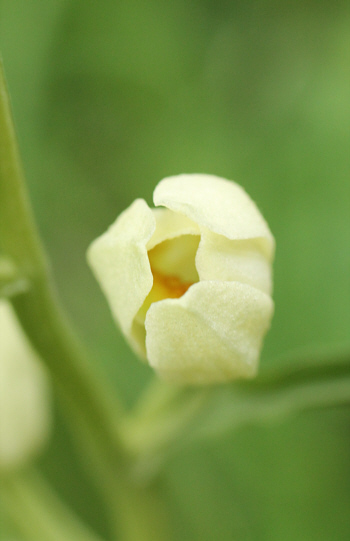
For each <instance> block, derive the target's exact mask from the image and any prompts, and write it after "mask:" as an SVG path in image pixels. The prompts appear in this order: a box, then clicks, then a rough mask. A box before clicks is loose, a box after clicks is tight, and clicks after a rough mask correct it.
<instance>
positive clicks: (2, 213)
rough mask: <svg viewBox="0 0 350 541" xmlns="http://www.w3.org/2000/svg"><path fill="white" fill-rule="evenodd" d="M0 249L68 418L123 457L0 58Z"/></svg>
mask: <svg viewBox="0 0 350 541" xmlns="http://www.w3.org/2000/svg"><path fill="white" fill-rule="evenodd" d="M0 243H1V244H0V247H1V250H2V251H3V253H4V254H5V255H6V256H8V257H10V258H11V259H12V261H13V263H14V264H15V265H16V267H17V268H18V269H19V270H20V272H21V275H22V276H24V277H25V279H26V280H28V283H29V288H28V290H27V291H25V292H24V293H22V294H20V295H18V296H16V297H14V298H13V300H12V302H13V306H14V308H15V310H16V312H17V316H18V318H19V320H20V321H21V323H22V326H23V328H24V329H25V331H26V332H27V334H28V336H29V338H30V340H31V342H32V343H33V345H34V347H35V348H36V350H37V351H38V353H39V354H40V356H41V357H42V359H43V361H44V362H45V363H46V364H47V366H48V368H49V370H50V373H51V375H52V378H53V380H54V382H55V384H56V386H57V388H58V391H59V394H60V396H61V398H63V401H64V404H65V406H66V413H67V419H68V420H69V421H70V422H72V421H73V423H74V429H78V431H79V432H80V433H81V435H83V436H84V437H85V444H87V445H88V447H89V448H90V451H91V452H92V453H93V454H94V455H95V457H96V458H98V456H97V455H101V456H100V464H101V467H104V466H105V465H106V467H107V468H108V467H109V466H110V464H111V463H113V464H116V463H117V461H118V460H119V461H121V460H122V459H123V458H124V450H123V447H122V444H121V441H120V439H119V436H118V433H117V424H116V419H118V414H119V405H117V404H116V401H115V400H114V397H112V395H111V394H110V392H109V391H110V390H109V387H108V386H107V385H106V384H105V383H104V384H101V382H100V379H99V377H97V376H99V375H96V373H95V372H94V371H93V370H92V365H91V363H90V362H89V360H88V356H87V354H86V352H85V350H84V348H83V347H82V345H81V344H80V343H79V342H78V340H77V338H76V336H75V334H74V333H73V331H72V325H71V323H70V322H69V321H68V319H67V316H66V314H65V313H64V312H63V310H62V308H61V306H60V304H59V301H58V298H57V295H56V292H55V290H54V286H53V280H52V277H51V272H50V269H49V265H48V262H47V260H46V257H45V252H44V249H43V246H42V244H41V241H40V238H39V235H38V232H37V229H36V226H35V223H34V219H33V216H32V211H31V208H30V204H29V199H28V196H27V193H26V190H25V183H24V177H23V172H22V168H21V163H20V156H19V151H18V146H17V141H16V137H15V131H14V126H13V122H12V116H11V111H10V103H9V97H8V93H7V89H6V84H5V79H4V75H3V71H2V65H1V62H0Z"/></svg>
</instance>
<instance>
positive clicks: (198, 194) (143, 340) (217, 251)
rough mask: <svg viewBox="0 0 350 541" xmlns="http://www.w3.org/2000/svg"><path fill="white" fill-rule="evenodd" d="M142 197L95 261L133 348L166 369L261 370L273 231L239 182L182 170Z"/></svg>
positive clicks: (178, 378)
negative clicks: (150, 195)
mask: <svg viewBox="0 0 350 541" xmlns="http://www.w3.org/2000/svg"><path fill="white" fill-rule="evenodd" d="M153 199H154V204H155V205H156V206H157V207H160V208H156V209H150V208H149V207H148V205H147V203H146V202H145V201H144V200H143V199H137V200H136V201H134V203H133V204H132V205H131V206H130V207H129V208H128V209H127V210H125V211H124V212H123V213H122V214H121V215H120V216H119V218H118V219H117V220H116V222H115V223H114V224H113V225H112V226H111V227H110V228H109V229H108V231H107V232H106V233H104V234H103V235H102V236H101V237H99V238H98V239H96V240H95V241H94V242H93V243H92V245H91V246H90V249H89V252H88V259H89V262H90V265H91V267H92V269H93V271H94V273H95V276H96V278H97V280H98V281H99V282H100V285H101V288H102V290H103V291H104V293H105V295H106V297H107V300H108V302H109V304H110V307H111V310H112V313H113V315H114V318H115V319H116V321H117V322H118V324H119V325H120V327H121V330H122V332H123V333H124V335H125V336H126V338H127V340H128V341H129V342H130V344H131V346H132V347H133V349H134V350H135V351H136V352H137V353H138V354H140V355H141V356H143V357H146V358H147V360H148V362H149V364H150V365H151V366H153V367H154V368H155V370H156V371H157V372H158V373H159V374H160V376H161V377H163V378H164V379H167V380H169V381H175V382H181V383H214V382H221V381H227V380H231V379H235V378H240V377H251V376H254V375H255V374H256V371H257V365H258V359H259V354H260V350H261V347H262V340H263V337H264V335H265V333H266V331H267V330H268V328H269V326H270V321H271V317H272V314H273V301H272V299H271V290H272V278H271V264H272V260H273V255H274V239H273V236H272V234H271V232H270V230H269V228H268V226H267V224H266V222H265V220H264V218H263V217H262V215H261V214H260V212H259V210H258V209H257V207H256V205H255V204H254V203H253V201H252V200H251V199H250V198H249V196H248V195H247V194H246V193H245V191H244V190H243V189H242V188H241V187H240V186H238V185H237V184H235V183H234V182H231V181H228V180H225V179H222V178H219V177H215V176H212V175H199V174H198V175H179V176H175V177H168V178H165V179H164V180H162V181H161V182H160V183H159V184H158V186H157V187H156V189H155V191H154V197H153Z"/></svg>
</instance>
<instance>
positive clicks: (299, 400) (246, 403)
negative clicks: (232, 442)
mask: <svg viewBox="0 0 350 541" xmlns="http://www.w3.org/2000/svg"><path fill="white" fill-rule="evenodd" d="M305 357H306V358H304V359H303V360H302V361H301V359H300V358H299V359H298V360H295V361H294V362H291V361H289V362H288V363H287V362H286V361H284V362H283V365H284V368H282V369H278V370H277V369H276V370H274V371H271V372H270V373H266V374H263V375H261V376H259V377H257V378H256V379H254V380H250V381H240V382H236V383H233V384H231V385H220V386H215V387H211V388H203V389H198V388H197V389H191V388H187V389H186V388H181V387H172V388H171V387H169V388H168V391H167V393H166V394H165V393H164V392H163V391H164V389H165V387H164V385H163V384H158V387H159V388H158V391H156V392H155V391H153V392H152V393H150V395H151V398H147V396H146V398H145V397H143V399H142V401H141V403H140V405H139V407H138V408H137V409H136V410H134V412H133V413H132V414H131V415H129V417H128V418H127V419H125V420H124V425H123V428H124V432H125V439H126V441H128V442H129V446H130V449H131V451H132V452H133V454H134V456H135V466H134V468H135V472H136V473H137V474H138V475H139V476H143V477H144V478H145V479H147V478H148V479H152V478H153V477H154V475H156V474H157V473H158V472H159V469H160V468H161V466H162V465H163V463H164V461H165V460H166V459H168V457H169V455H170V454H171V453H174V452H178V451H179V449H181V448H182V447H183V446H184V445H188V444H190V443H193V442H196V441H198V440H202V439H203V438H204V439H206V438H215V437H218V436H220V435H222V434H223V433H225V432H228V431H232V430H234V429H237V428H239V427H241V426H243V425H245V424H248V423H257V422H258V423H259V422H266V421H271V420H274V419H279V418H283V417H284V416H287V415H289V414H292V413H296V412H298V411H305V410H308V409H321V408H327V407H333V406H342V405H344V404H349V403H350V353H348V352H344V353H333V354H328V355H322V354H315V355H311V356H310V355H309V356H305ZM281 364H282V363H281ZM162 396H163V399H162V398H161V397H162ZM156 397H158V398H156ZM152 466H153V467H152Z"/></svg>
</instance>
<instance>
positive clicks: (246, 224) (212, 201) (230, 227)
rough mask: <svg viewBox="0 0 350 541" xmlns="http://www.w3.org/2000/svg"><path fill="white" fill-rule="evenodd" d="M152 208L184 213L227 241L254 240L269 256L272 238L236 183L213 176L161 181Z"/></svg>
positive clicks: (169, 178)
mask: <svg viewBox="0 0 350 541" xmlns="http://www.w3.org/2000/svg"><path fill="white" fill-rule="evenodd" d="M153 200H154V204H155V205H156V206H164V207H167V208H169V209H171V210H173V211H174V212H179V213H181V214H184V215H185V216H187V217H188V218H190V219H191V220H193V221H194V222H196V223H198V224H199V225H201V226H204V227H206V228H208V229H209V230H210V231H212V232H214V233H218V234H219V235H224V236H225V237H227V238H229V239H251V238H257V239H260V240H261V243H262V245H263V247H264V250H266V254H267V255H268V256H271V254H272V253H273V250H274V239H273V236H272V234H271V232H270V230H269V227H268V225H267V223H266V222H265V220H264V218H263V217H262V215H261V213H260V212H259V210H258V208H257V206H256V205H255V203H254V202H253V201H252V200H251V199H250V197H249V196H248V195H247V194H246V192H245V191H244V190H243V188H241V187H240V186H238V184H236V183H234V182H232V181H229V180H226V179H223V178H220V177H216V176H214V175H202V174H194V175H178V176H174V177H167V178H165V179H163V180H162V181H161V182H160V183H159V184H158V185H157V187H156V189H155V191H154V194H153Z"/></svg>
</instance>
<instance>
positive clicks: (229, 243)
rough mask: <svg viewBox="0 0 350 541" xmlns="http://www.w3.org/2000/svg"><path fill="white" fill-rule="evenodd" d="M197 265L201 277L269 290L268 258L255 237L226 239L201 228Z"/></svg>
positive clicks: (202, 278) (269, 266) (270, 279)
mask: <svg viewBox="0 0 350 541" xmlns="http://www.w3.org/2000/svg"><path fill="white" fill-rule="evenodd" d="M196 268H197V271H198V275H199V278H200V280H201V281H204V280H222V281H226V280H227V281H233V282H241V283H243V284H249V285H251V286H253V287H256V288H257V289H260V290H261V291H264V292H265V293H267V294H271V291H272V269H271V262H270V261H269V259H268V258H267V256H266V254H265V253H264V250H263V249H262V246H261V243H260V242H259V241H258V240H257V239H247V240H229V239H227V238H226V237H224V236H222V235H217V234H216V233H212V232H211V231H209V230H208V229H205V228H203V231H202V237H201V241H200V244H199V248H198V251H197V255H196Z"/></svg>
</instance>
